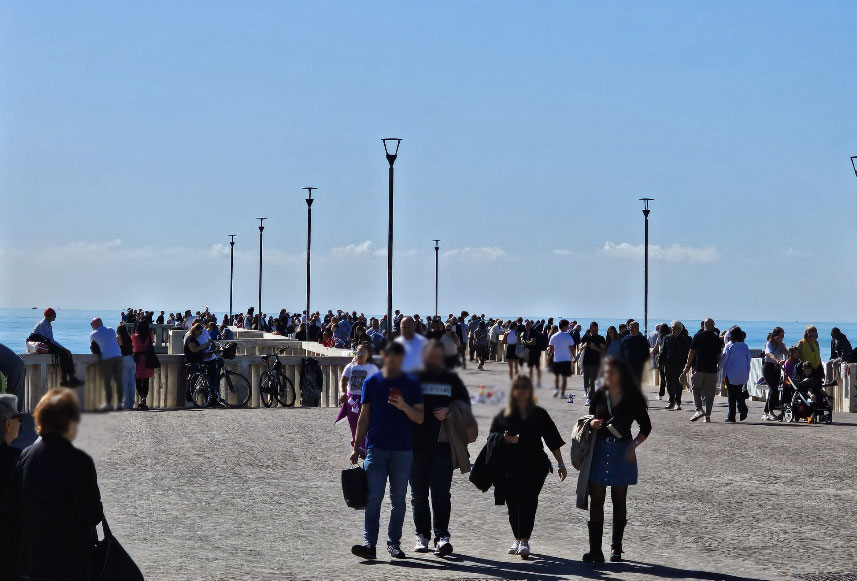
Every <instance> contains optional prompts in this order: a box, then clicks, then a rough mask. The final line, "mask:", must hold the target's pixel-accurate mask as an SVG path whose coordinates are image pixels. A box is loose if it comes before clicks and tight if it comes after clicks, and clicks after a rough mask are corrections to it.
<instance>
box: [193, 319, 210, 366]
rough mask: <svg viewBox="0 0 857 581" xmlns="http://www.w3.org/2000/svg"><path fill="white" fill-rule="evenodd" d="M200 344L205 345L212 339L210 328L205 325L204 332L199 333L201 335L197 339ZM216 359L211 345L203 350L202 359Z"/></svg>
mask: <svg viewBox="0 0 857 581" xmlns="http://www.w3.org/2000/svg"><path fill="white" fill-rule="evenodd" d="M196 340H197V341H198V342H199V344H200V345H205V344H206V343H208V342H209V341H211V335H209V334H208V329H206V328H205V327H203V328H202V333H200V334H199V337H197V339H196ZM212 359H214V350H213V349H212V347H211V345H209V346H208V347H207V348H206V350H205V351H203V352H202V360H203V361H211V360H212Z"/></svg>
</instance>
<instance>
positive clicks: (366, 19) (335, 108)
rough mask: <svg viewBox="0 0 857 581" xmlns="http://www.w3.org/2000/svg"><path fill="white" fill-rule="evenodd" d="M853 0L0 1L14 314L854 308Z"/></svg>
mask: <svg viewBox="0 0 857 581" xmlns="http://www.w3.org/2000/svg"><path fill="white" fill-rule="evenodd" d="M854 30H857V12H855V10H854V9H853V4H851V3H849V2H822V3H810V2H786V1H777V2H773V1H772V2H763V1H758V2H708V3H702V2H636V3H620V2H603V3H598V4H597V5H592V4H584V3H572V2H546V3H526V4H524V3H513V2H469V3H460V2H433V3H420V4H418V3H409V2H398V3H396V2H372V3H349V2H312V3H310V2H300V3H298V2H291V3H287V2H281V3H241V4H239V3H229V2H204V3H203V2H196V3H194V2H187V3H168V2H147V3H131V2H101V3H98V2H90V3H65V4H56V3H52V4H38V5H37V4H33V3H23V2H4V3H2V4H0V54H2V55H3V57H2V58H0V192H2V203H3V210H2V213H0V241H2V248H0V272H2V281H0V306H31V304H36V305H39V306H42V305H45V304H48V303H51V304H55V305H61V306H64V307H90V308H115V307H122V306H127V305H140V306H146V307H148V308H153V309H155V308H158V309H159V308H165V309H177V308H184V307H185V306H187V307H199V306H204V305H210V306H212V307H213V308H215V309H219V310H222V309H224V308H225V307H226V305H227V299H228V294H227V293H228V267H229V262H228V253H227V252H226V248H227V247H226V246H225V245H226V243H227V241H228V236H227V235H228V234H232V233H234V234H237V235H238V237H237V245H236V249H237V250H238V252H237V258H236V261H237V266H236V271H237V275H236V276H237V278H236V285H235V288H236V302H237V304H238V305H241V306H242V308H246V306H248V305H250V304H254V303H255V302H256V298H255V297H256V276H257V270H256V269H257V261H258V257H257V254H256V253H257V252H258V230H256V222H255V220H254V218H255V217H256V216H261V215H265V216H268V217H269V218H270V220H269V221H268V222H267V228H266V230H265V235H266V236H265V248H266V253H265V256H266V262H265V265H266V266H265V282H266V284H265V288H264V305H263V307H264V308H265V310H273V308H274V307H277V308H279V307H280V306H285V307H287V308H290V309H294V308H298V307H300V306H301V305H302V304H303V301H304V288H305V286H304V285H305V278H304V276H305V275H304V269H303V261H304V255H303V252H304V249H305V236H306V230H305V228H306V209H305V208H306V206H305V204H304V202H303V192H302V191H301V189H300V188H301V187H302V186H306V185H313V186H317V187H318V188H319V190H318V192H317V198H318V201H317V202H316V203H315V205H314V207H313V209H314V214H313V218H314V222H313V232H314V241H313V248H314V258H313V263H314V270H313V273H314V274H313V286H314V293H313V294H314V299H313V304H314V306H317V307H319V308H322V307H323V308H327V307H334V308H335V307H350V308H356V309H358V310H364V311H366V312H380V311H383V310H384V308H385V304H386V298H385V293H386V274H385V273H386V258H385V256H386V255H385V248H386V225H387V220H386V178H387V174H386V162H385V160H384V158H383V150H382V148H381V143H380V141H379V140H380V138H381V137H385V136H388V135H394V136H397V137H403V138H404V139H405V141H404V142H403V143H402V148H401V151H400V158H399V161H398V162H397V163H396V170H397V175H396V191H397V196H396V203H397V206H396V246H395V248H396V251H397V258H396V270H395V272H396V280H395V297H396V305H397V306H399V307H401V308H402V309H404V310H406V311H420V312H427V311H429V310H430V309H433V302H434V299H433V292H434V251H433V250H432V244H433V243H432V241H431V240H432V239H433V238H440V239H442V242H441V245H442V251H441V306H440V309H441V311H444V312H449V311H452V310H458V309H461V308H468V309H470V310H478V311H484V312H487V313H489V312H490V313H502V314H516V313H524V314H555V313H565V314H573V315H575V316H576V315H578V314H579V315H580V316H581V317H585V316H595V315H599V316H615V317H624V316H637V317H641V316H642V279H643V274H642V259H641V249H640V248H639V245H640V244H641V243H642V238H643V231H642V215H641V213H640V204H639V202H637V199H638V198H640V197H643V196H648V197H654V198H655V201H654V202H653V204H652V210H653V211H652V215H651V243H652V245H653V248H652V263H651V285H650V313H652V314H653V316H655V317H674V316H675V317H701V316H704V315H709V314H710V315H713V316H719V317H728V318H734V319H773V320H777V319H780V320H796V319H805V320H849V321H855V320H857V307H855V302H854V297H855V291H857V265H855V261H854V258H853V251H854V249H855V247H857V244H855V242H857V234H855V229H854V227H853V224H854V220H855V217H857V179H855V176H854V174H853V171H852V170H851V169H850V164H849V161H848V157H849V156H850V155H857V107H855V103H857V75H855V71H857V41H855V37H854Z"/></svg>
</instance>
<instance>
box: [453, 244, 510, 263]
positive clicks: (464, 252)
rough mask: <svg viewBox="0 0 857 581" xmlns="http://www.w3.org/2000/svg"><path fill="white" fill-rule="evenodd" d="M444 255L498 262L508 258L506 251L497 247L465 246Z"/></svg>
mask: <svg viewBox="0 0 857 581" xmlns="http://www.w3.org/2000/svg"><path fill="white" fill-rule="evenodd" d="M443 255H444V256H450V257H456V258H462V259H468V260H497V259H499V258H503V257H504V256H506V251H505V250H503V249H502V248H498V247H497V246H479V247H471V246H465V247H464V248H453V249H451V250H447V251H446V252H444V253H443Z"/></svg>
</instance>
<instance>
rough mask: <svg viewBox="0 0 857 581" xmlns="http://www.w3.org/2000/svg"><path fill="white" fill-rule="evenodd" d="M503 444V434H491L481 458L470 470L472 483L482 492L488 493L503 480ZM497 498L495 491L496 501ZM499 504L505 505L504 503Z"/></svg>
mask: <svg viewBox="0 0 857 581" xmlns="http://www.w3.org/2000/svg"><path fill="white" fill-rule="evenodd" d="M502 443H503V434H489V435H488V441H487V442H485V445H484V446H483V447H482V450H481V451H480V452H479V456H477V457H476V462H475V463H474V464H473V468H472V469H471V470H470V482H472V483H473V484H475V485H476V488H478V489H479V490H481V491H482V492H488V489H489V488H491V487H492V486H494V484H495V483H497V482H499V481H500V479H501V476H502V473H503V464H502V459H501V458H500V456H501V454H502V452H501V448H502V446H501V444H502ZM496 496H497V495H496V491H495V499H496ZM504 502H505V501H504ZM498 504H503V502H499V503H498Z"/></svg>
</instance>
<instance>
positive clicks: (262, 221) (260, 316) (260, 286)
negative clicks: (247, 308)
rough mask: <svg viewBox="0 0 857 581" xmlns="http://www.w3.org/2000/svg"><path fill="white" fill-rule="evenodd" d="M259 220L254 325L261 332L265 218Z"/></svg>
mask: <svg viewBox="0 0 857 581" xmlns="http://www.w3.org/2000/svg"><path fill="white" fill-rule="evenodd" d="M256 219H257V220H259V312H258V313H256V315H257V316H258V317H259V319H258V321H259V322H258V323H257V325H256V330H257V331H261V330H262V232H264V231H265V226H264V223H265V220H267V218H256Z"/></svg>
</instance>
